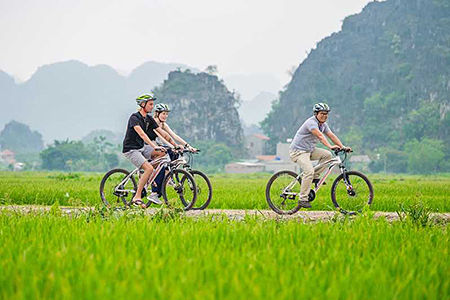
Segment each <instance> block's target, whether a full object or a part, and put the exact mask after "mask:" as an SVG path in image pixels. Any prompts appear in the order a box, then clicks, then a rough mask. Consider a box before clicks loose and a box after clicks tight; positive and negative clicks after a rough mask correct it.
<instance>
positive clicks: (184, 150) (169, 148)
mask: <svg viewBox="0 0 450 300" xmlns="http://www.w3.org/2000/svg"><path fill="white" fill-rule="evenodd" d="M162 147H163V148H164V149H166V150H172V151H174V152H182V153H194V154H195V153H198V152H200V149H197V151H191V150H188V149H183V150H182V151H181V150H180V149H177V148H172V147H169V146H167V145H163V146H162Z"/></svg>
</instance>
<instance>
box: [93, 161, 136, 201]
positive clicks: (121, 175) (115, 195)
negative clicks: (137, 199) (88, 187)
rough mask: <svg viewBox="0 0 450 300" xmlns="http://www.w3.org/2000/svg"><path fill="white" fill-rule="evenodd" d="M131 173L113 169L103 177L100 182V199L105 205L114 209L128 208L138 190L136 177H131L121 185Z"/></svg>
mask: <svg viewBox="0 0 450 300" xmlns="http://www.w3.org/2000/svg"><path fill="white" fill-rule="evenodd" d="M128 174H130V172H128V171H127V170H124V169H113V170H111V171H109V172H108V173H106V174H105V176H103V179H102V181H101V182H100V197H101V198H102V201H103V204H105V205H106V206H107V207H112V208H117V207H120V208H124V207H125V206H128V205H129V204H130V202H131V200H132V199H133V196H134V193H135V192H136V190H137V184H136V180H135V179H134V177H130V178H129V179H128V180H127V181H126V182H124V183H123V184H122V185H119V184H120V183H121V182H122V181H123V180H124V179H125V177H127V176H128Z"/></svg>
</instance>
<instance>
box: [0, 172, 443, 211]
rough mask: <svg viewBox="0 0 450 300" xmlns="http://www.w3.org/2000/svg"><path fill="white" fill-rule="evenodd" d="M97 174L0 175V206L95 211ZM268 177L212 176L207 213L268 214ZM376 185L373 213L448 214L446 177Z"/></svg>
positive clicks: (376, 178) (323, 196)
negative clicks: (411, 209) (424, 210)
mask: <svg viewBox="0 0 450 300" xmlns="http://www.w3.org/2000/svg"><path fill="white" fill-rule="evenodd" d="M102 176H103V174H100V173H54V172H42V173H36V172H30V173H26V172H25V173H12V172H0V181H1V182H2V184H1V185H0V202H1V203H3V204H6V203H10V204H43V205H52V204H53V203H55V202H59V204H61V205H75V206H86V205H89V206H94V205H98V204H99V203H100V201H101V200H100V196H99V191H98V189H99V185H100V180H101V178H102ZM270 176H271V175H270V174H268V173H267V174H265V173H260V174H242V175H238V174H216V175H210V176H209V177H210V179H211V183H212V185H213V199H212V202H211V205H210V206H209V207H210V208H229V209H268V205H267V203H266V200H265V196H264V191H265V187H266V183H267V181H268V180H269V178H270ZM369 179H370V180H371V181H372V183H373V185H374V191H375V198H374V203H373V205H372V209H373V210H380V211H396V210H398V209H399V205H400V204H404V205H412V204H415V203H418V202H422V203H424V204H425V205H426V206H428V207H429V208H430V209H431V210H432V211H436V212H437V211H439V212H449V211H450V202H449V201H448V195H449V194H450V177H449V176H448V175H442V176H410V175H369ZM333 180H334V178H330V179H328V180H327V182H328V184H327V185H325V186H324V187H323V189H321V190H320V191H319V193H318V197H317V199H316V200H314V202H313V207H312V209H313V210H332V209H333V205H332V203H331V199H330V188H331V183H332V182H333Z"/></svg>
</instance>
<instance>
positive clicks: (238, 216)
mask: <svg viewBox="0 0 450 300" xmlns="http://www.w3.org/2000/svg"><path fill="white" fill-rule="evenodd" d="M50 208H51V206H39V205H7V206H0V209H1V210H10V211H20V212H24V213H30V212H45V211H49V210H50ZM59 208H60V209H61V211H62V213H63V214H66V215H76V214H81V213H86V212H88V211H89V210H94V208H93V207H68V206H60V207H59ZM158 211H159V209H156V208H149V209H147V210H145V212H146V213H147V214H149V215H152V214H155V213H156V212H158ZM185 215H186V216H188V217H202V216H226V217H227V218H228V219H231V220H242V219H243V218H245V217H246V216H258V217H262V218H267V219H277V218H278V219H302V220H305V221H327V220H330V219H331V218H333V217H334V216H335V215H340V214H339V213H337V212H335V211H306V210H305V211H299V212H298V213H296V214H294V215H289V216H280V215H278V214H276V213H275V212H273V211H271V210H255V209H250V210H245V209H206V210H203V211H199V210H194V211H187V212H185ZM432 216H433V217H439V218H441V219H444V220H445V221H446V222H449V221H450V213H433V214H432ZM380 217H385V218H386V219H387V220H389V221H393V220H397V219H398V218H399V216H398V214H397V213H396V212H382V211H377V212H374V218H380Z"/></svg>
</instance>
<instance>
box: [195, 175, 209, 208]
mask: <svg viewBox="0 0 450 300" xmlns="http://www.w3.org/2000/svg"><path fill="white" fill-rule="evenodd" d="M190 173H191V175H192V177H194V181H195V185H196V186H197V200H196V201H195V205H194V206H193V207H192V208H191V209H192V210H203V209H205V208H206V207H208V205H209V203H210V202H211V199H212V186H211V182H210V181H209V178H208V176H206V175H205V173H203V172H201V171H198V170H192V171H190Z"/></svg>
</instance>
